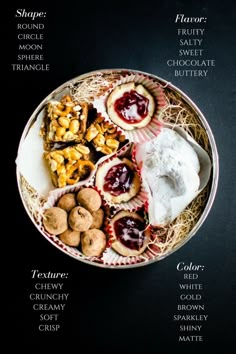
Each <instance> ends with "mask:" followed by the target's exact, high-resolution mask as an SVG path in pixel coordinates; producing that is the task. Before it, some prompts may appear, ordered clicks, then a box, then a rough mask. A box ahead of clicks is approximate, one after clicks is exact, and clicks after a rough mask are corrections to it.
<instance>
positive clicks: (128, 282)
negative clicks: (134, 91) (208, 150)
mask: <svg viewBox="0 0 236 354" xmlns="http://www.w3.org/2000/svg"><path fill="white" fill-rule="evenodd" d="M18 8H21V9H23V8H25V9H26V10H27V11H46V12H47V18H46V20H45V21H40V22H43V23H45V30H44V36H45V40H44V56H45V62H46V63H50V71H49V72H33V71H29V72H27V71H24V72H20V71H12V70H11V65H10V64H11V63H17V60H16V57H17V53H18V49H17V48H18V42H17V38H16V37H17V30H16V23H17V20H16V18H15V13H16V9H18ZM235 10H236V8H235V3H234V1H224V2H219V4H218V3H217V2H214V1H212V2H211V1H198V2H196V1H175V2H174V1H172V2H171V1H159V0H156V1H151V0H146V1H143V2H137V1H122V0H121V1H119V2H118V1H117V2H108V1H107V2H105V1H99V2H98V1H96V0H95V4H93V3H91V2H90V1H83V2H81V1H67V2H64V3H63V4H61V5H59V3H57V2H54V3H52V2H50V4H49V3H48V4H44V3H43V2H42V1H39V2H38V3H37V4H36V3H35V4H33V3H31V5H29V4H26V2H24V1H17V2H15V4H14V3H11V5H9V6H8V12H7V13H4V15H2V16H3V18H2V22H3V23H4V29H3V45H5V48H7V51H6V55H4V59H5V60H6V65H5V66H4V69H3V70H4V74H6V73H7V75H4V76H5V77H6V82H4V88H5V90H6V93H7V94H6V95H5V102H7V107H8V109H7V111H6V113H5V121H6V122H7V124H8V125H9V129H10V131H9V137H10V138H9V144H8V146H9V148H8V149H7V155H8V158H7V163H8V166H7V175H8V177H7V189H6V191H7V195H6V200H7V201H10V205H9V207H8V210H13V212H12V214H11V213H10V215H9V213H7V217H10V218H11V215H12V218H13V221H12V220H11V224H10V229H9V232H7V233H6V235H5V236H4V235H2V236H3V237H4V245H3V249H2V252H4V253H5V254H6V255H7V259H8V261H7V264H6V267H7V268H8V269H11V271H9V274H8V279H7V280H8V286H7V296H8V304H9V307H8V311H7V315H8V319H9V326H7V330H8V333H9V334H11V333H14V338H16V337H17V338H18V339H17V342H15V344H17V346H18V348H25V349H26V348H27V347H29V338H30V339H33V341H34V345H35V347H36V348H37V349H39V348H45V343H47V345H49V344H48V343H52V344H53V345H55V344H56V343H59V344H60V343H61V342H64V343H66V344H67V345H68V348H69V347H70V348H72V347H74V348H76V347H77V348H78V350H77V351H78V352H82V353H84V354H87V353H94V352H95V351H99V352H103V353H112V352H114V353H118V352H122V353H131V354H133V353H143V352H145V353H149V354H154V353H158V352H160V350H161V351H162V352H163V353H169V351H170V348H172V347H173V348H175V351H176V352H183V353H184V352H188V351H189V350H191V351H192V352H193V351H194V352H195V351H196V352H197V351H199V350H203V349H211V348H212V346H214V345H215V344H216V346H217V348H218V349H215V352H216V353H218V352H219V353H221V352H229V351H228V350H227V348H229V347H230V346H231V344H232V343H233V334H234V333H233V322H234V316H235V300H234V298H235V265H236V264H235V254H236V247H235V245H236V242H235V237H236V234H235V227H236V223H235V207H236V205H235V200H236V193H235V191H236V188H235V172H236V170H235V133H236V131H235V104H236V86H235V84H236V80H235V79H236V75H235V74H236V72H235V48H236V46H235V44H236V43H235V38H236V25H235V23H236V17H235V12H236V11H235ZM177 13H183V14H185V15H186V16H195V17H196V16H204V17H207V19H208V20H207V23H206V24H204V25H203V26H199V25H196V26H193V25H187V26H184V25H182V26H178V25H177V24H175V23H174V20H175V17H176V14H177ZM20 21H21V20H19V19H18V22H19V23H20ZM22 22H23V20H22ZM24 22H28V23H30V22H31V21H30V20H28V21H26V20H24ZM38 22H39V21H38ZM178 27H183V28H200V27H201V28H205V35H204V37H203V38H204V39H203V48H204V50H205V52H204V58H205V59H215V60H216V67H215V68H209V74H208V76H207V77H206V78H189V77H184V78H178V77H175V76H174V70H173V69H172V68H170V67H168V66H167V64H166V61H167V60H168V59H172V58H175V59H177V58H178V57H177V53H178V40H179V38H178V36H177V28H178ZM103 68H131V69H137V70H143V71H145V72H149V73H152V74H156V75H158V76H160V77H162V78H164V79H166V80H167V81H170V82H172V83H173V84H175V85H176V86H177V87H179V88H180V89H182V90H183V91H184V92H185V93H186V94H188V95H189V96H190V97H191V98H192V100H193V101H194V102H195V103H196V104H197V105H198V106H199V108H200V109H201V110H202V112H203V114H204V115H205V117H206V119H207V120H208V123H209V124H210V127H211V129H212V132H213V134H214V136H215V140H216V144H217V147H218V153H219V159H220V179H219V186H218V191H217V195H216V199H215V202H214V204H213V207H212V209H211V211H210V213H209V215H208V218H207V219H206V221H205V222H204V224H203V225H202V227H201V229H200V230H199V231H198V233H197V234H196V236H194V237H193V238H192V239H191V241H190V242H188V243H187V244H186V245H185V246H184V247H182V248H181V249H180V250H178V251H177V252H175V253H174V254H172V255H171V256H170V257H167V258H166V259H164V260H162V261H161V262H158V263H154V264H152V265H148V266H145V267H142V268H135V269H128V270H106V269H99V268H97V267H93V266H89V265H86V264H83V263H81V262H78V261H76V260H74V259H72V258H70V257H68V256H67V255H65V254H64V253H62V252H60V251H59V250H58V249H56V248H55V247H53V246H52V245H51V244H50V243H49V242H48V241H47V240H46V239H44V238H43V237H42V235H41V234H40V233H39V232H38V231H37V230H36V228H35V227H34V225H33V224H32V222H31V221H30V219H29V218H28V216H27V214H26V212H25V210H24V207H23V205H22V202H21V200H20V196H19V193H18V190H17V184H16V177H15V159H16V156H17V148H18V144H19V139H20V136H21V134H22V131H23V129H24V126H25V124H26V122H27V120H28V119H29V117H30V115H31V113H32V112H33V110H34V109H35V108H36V107H37V105H38V104H39V103H40V102H41V100H42V99H43V98H44V97H45V96H47V95H48V94H49V93H50V92H51V91H52V90H54V89H55V88H56V87H57V86H59V85H61V84H62V83H63V82H65V81H67V80H69V79H71V78H73V77H75V76H77V75H79V74H82V73H85V72H88V71H91V70H97V69H103ZM10 112H11V113H10ZM4 131H5V128H4ZM12 132H13V134H12ZM4 151H6V149H5V150H4ZM4 189H5V188H4ZM4 205H5V203H4ZM13 206H14V207H13ZM9 208H10V209H9ZM178 262H185V263H186V264H188V263H190V262H192V263H193V264H202V265H204V266H205V270H204V272H202V273H201V274H200V280H201V283H202V284H203V287H204V291H203V292H202V296H203V300H202V301H201V303H204V304H205V308H206V311H205V312H204V313H205V314H208V316H209V317H208V321H207V322H203V323H200V324H203V330H202V331H201V334H202V335H203V336H204V342H202V343H194V342H192V343H179V342H178V335H179V331H178V327H179V323H176V322H174V321H173V315H174V314H176V313H178V311H177V304H178V303H181V301H180V300H179V295H180V294H181V291H180V290H179V286H178V284H179V282H181V281H182V276H183V275H182V273H181V272H177V270H176V265H177V264H178ZM32 269H39V270H40V271H41V272H47V271H57V272H68V273H69V278H68V279H67V280H66V281H65V282H64V292H68V293H70V298H69V301H68V302H67V304H66V309H65V311H64V312H63V313H62V314H61V315H60V319H59V324H60V325H61V329H60V331H59V332H48V333H43V332H39V331H38V324H39V314H38V313H37V312H35V311H33V310H32V302H30V300H29V297H28V296H29V293H30V292H32V291H34V288H33V286H34V283H35V281H34V280H32V279H31V270H32ZM193 303H194V302H193ZM193 334H195V333H193ZM11 343H13V344H14V340H13V341H11V342H9V345H10V344H11ZM83 345H85V349H83V350H82V349H81V347H82V346H83ZM222 348H224V351H222Z"/></svg>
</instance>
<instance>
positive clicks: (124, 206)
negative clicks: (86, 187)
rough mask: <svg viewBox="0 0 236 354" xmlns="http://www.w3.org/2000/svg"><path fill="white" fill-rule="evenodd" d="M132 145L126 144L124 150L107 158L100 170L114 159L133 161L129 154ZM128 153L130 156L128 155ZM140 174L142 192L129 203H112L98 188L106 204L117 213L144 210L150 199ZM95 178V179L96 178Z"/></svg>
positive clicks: (101, 164)
mask: <svg viewBox="0 0 236 354" xmlns="http://www.w3.org/2000/svg"><path fill="white" fill-rule="evenodd" d="M131 145H132V144H131V143H128V144H126V145H125V146H124V147H123V148H122V149H120V150H119V151H118V152H117V153H116V154H114V155H113V156H111V157H109V158H107V159H106V160H105V161H103V162H102V163H100V164H99V166H98V169H99V168H100V167H101V166H103V165H104V164H106V163H108V162H111V161H112V160H113V159H115V158H117V157H118V158H123V157H126V158H128V159H130V160H132V158H131V157H130V156H129V155H131V154H132V153H131V152H129V150H130V149H131ZM127 152H128V155H127ZM137 172H138V175H139V177H140V180H141V186H140V190H139V192H138V193H137V195H136V196H134V197H133V198H132V199H130V200H129V201H127V202H122V203H119V204H118V203H112V202H111V201H109V200H107V198H106V196H105V194H104V193H103V191H101V190H99V189H98V187H97V190H98V191H99V193H100V194H101V195H102V196H103V199H104V202H105V204H106V205H107V206H108V207H109V208H114V209H115V210H116V211H119V210H129V211H130V212H134V211H136V210H139V209H140V208H142V206H143V205H144V204H145V203H146V202H147V198H148V192H147V190H146V188H145V187H144V185H143V181H142V178H141V175H140V172H139V171H137ZM94 178H95V177H94Z"/></svg>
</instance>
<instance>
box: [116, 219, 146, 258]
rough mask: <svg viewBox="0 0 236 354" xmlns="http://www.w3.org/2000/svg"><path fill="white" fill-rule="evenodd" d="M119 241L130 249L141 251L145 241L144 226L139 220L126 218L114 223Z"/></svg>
mask: <svg viewBox="0 0 236 354" xmlns="http://www.w3.org/2000/svg"><path fill="white" fill-rule="evenodd" d="M114 230H115V234H116V237H117V239H118V240H119V241H120V242H121V243H122V244H123V245H124V246H125V247H128V248H129V249H132V250H137V251H138V250H139V249H140V248H141V247H142V246H143V241H144V238H145V236H144V233H143V231H144V224H143V222H142V221H140V220H139V219H136V218H133V217H130V216H125V217H123V218H120V219H118V220H116V221H115V222H114Z"/></svg>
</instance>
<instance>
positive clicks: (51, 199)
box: [39, 181, 110, 263]
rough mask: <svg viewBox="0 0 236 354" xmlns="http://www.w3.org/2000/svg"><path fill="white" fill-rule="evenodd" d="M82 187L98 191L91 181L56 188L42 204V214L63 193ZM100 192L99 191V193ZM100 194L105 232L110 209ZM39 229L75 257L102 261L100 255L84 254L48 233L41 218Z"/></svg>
mask: <svg viewBox="0 0 236 354" xmlns="http://www.w3.org/2000/svg"><path fill="white" fill-rule="evenodd" d="M83 188H92V189H95V190H96V191H97V192H98V193H99V191H98V190H97V188H96V187H94V186H93V182H92V181H90V182H89V183H86V184H84V185H83V186H78V185H77V186H70V189H68V188H66V187H65V188H61V189H57V190H54V191H52V192H51V193H50V195H49V197H48V200H47V201H46V203H45V204H44V206H43V208H42V215H43V212H44V211H45V210H47V209H48V208H50V207H54V206H56V204H57V202H58V200H59V199H60V198H61V197H62V196H63V195H65V194H67V193H77V192H79V191H80V190H81V189H83ZM99 194H100V193H99ZM100 196H101V199H102V208H103V210H104V214H105V216H104V225H103V227H102V230H103V231H104V232H105V234H106V230H105V229H106V228H105V225H106V223H107V221H106V220H107V219H108V217H109V216H110V211H109V209H108V208H107V206H106V205H105V203H104V200H103V197H102V195H101V194H100ZM39 229H40V230H41V232H43V233H44V235H45V237H47V238H48V239H50V240H51V241H53V243H55V244H56V245H57V246H58V247H60V248H61V249H63V250H64V251H66V252H67V253H69V254H70V255H72V256H74V257H76V258H81V259H85V260H88V261H92V262H99V263H102V260H101V257H102V256H99V257H88V256H85V255H84V254H83V253H82V252H81V251H80V250H79V248H76V247H71V246H68V245H66V244H65V243H64V242H62V241H61V240H60V239H59V237H58V236H57V235H52V234H50V233H48V232H47V231H46V230H45V228H44V226H43V219H42V218H41V220H40V222H39ZM107 247H109V243H108V242H107Z"/></svg>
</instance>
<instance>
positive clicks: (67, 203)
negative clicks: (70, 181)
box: [57, 193, 76, 213]
mask: <svg viewBox="0 0 236 354" xmlns="http://www.w3.org/2000/svg"><path fill="white" fill-rule="evenodd" d="M57 206H58V207H59V208H61V209H64V210H65V211H67V213H69V211H71V209H73V208H74V207H75V206H76V198H75V194H74V193H67V194H64V195H63V196H62V197H61V198H60V199H59V201H58V203H57Z"/></svg>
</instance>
